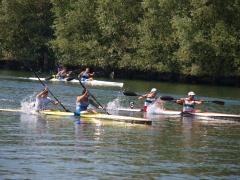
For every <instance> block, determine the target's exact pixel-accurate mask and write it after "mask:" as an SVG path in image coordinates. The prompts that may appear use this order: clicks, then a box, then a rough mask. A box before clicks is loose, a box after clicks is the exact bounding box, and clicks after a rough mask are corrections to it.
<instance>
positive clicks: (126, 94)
mask: <svg viewBox="0 0 240 180" xmlns="http://www.w3.org/2000/svg"><path fill="white" fill-rule="evenodd" d="M123 94H124V95H125V96H141V95H140V94H137V93H135V92H132V91H126V90H123Z"/></svg>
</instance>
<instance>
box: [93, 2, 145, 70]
mask: <svg viewBox="0 0 240 180" xmlns="http://www.w3.org/2000/svg"><path fill="white" fill-rule="evenodd" d="M142 15H143V14H142V8H141V1H140V0H128V1H122V0H116V1H114V2H113V1H111V0H98V8H97V15H96V16H97V21H98V24H99V29H100V32H101V38H100V39H99V41H100V43H101V46H102V48H103V50H104V54H103V55H104V57H103V60H104V61H105V62H104V64H106V66H109V67H112V68H114V67H116V68H120V69H121V68H124V69H131V67H134V65H133V62H132V57H133V55H134V54H136V50H137V47H138V44H137V42H138V41H137V40H138V29H137V26H138V24H139V21H140V19H141V18H142Z"/></svg>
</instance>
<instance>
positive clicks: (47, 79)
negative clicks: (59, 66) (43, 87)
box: [45, 75, 54, 81]
mask: <svg viewBox="0 0 240 180" xmlns="http://www.w3.org/2000/svg"><path fill="white" fill-rule="evenodd" d="M52 78H54V75H52V76H49V77H47V78H45V80H46V81H49V80H51V79H52Z"/></svg>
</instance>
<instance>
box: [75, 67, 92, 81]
mask: <svg viewBox="0 0 240 180" xmlns="http://www.w3.org/2000/svg"><path fill="white" fill-rule="evenodd" d="M93 76H94V72H93V73H90V69H89V68H86V69H85V71H82V72H81V73H80V74H79V75H78V79H80V78H81V81H86V80H93Z"/></svg>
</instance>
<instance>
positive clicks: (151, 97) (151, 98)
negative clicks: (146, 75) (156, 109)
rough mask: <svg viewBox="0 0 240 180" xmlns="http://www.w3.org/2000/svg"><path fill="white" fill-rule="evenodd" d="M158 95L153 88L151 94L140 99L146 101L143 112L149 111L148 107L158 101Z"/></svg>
mask: <svg viewBox="0 0 240 180" xmlns="http://www.w3.org/2000/svg"><path fill="white" fill-rule="evenodd" d="M156 95H157V89H156V88H152V89H151V91H150V92H149V93H147V94H144V95H142V96H140V97H138V99H139V100H145V101H144V106H143V111H147V107H148V106H149V105H150V104H152V103H153V102H154V101H156Z"/></svg>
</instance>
